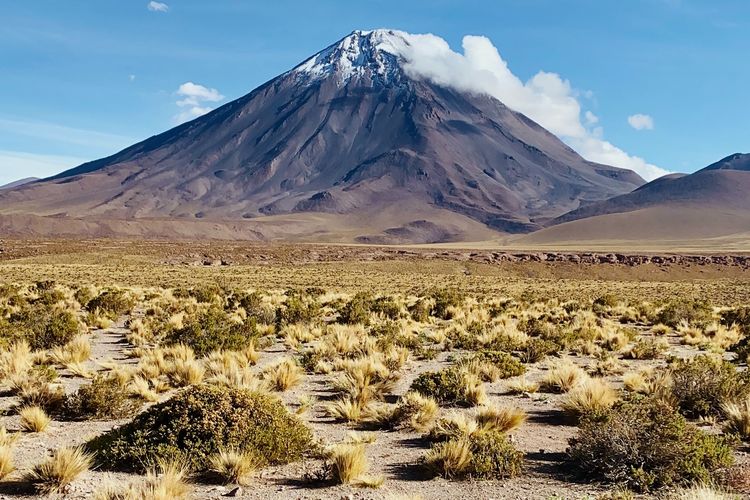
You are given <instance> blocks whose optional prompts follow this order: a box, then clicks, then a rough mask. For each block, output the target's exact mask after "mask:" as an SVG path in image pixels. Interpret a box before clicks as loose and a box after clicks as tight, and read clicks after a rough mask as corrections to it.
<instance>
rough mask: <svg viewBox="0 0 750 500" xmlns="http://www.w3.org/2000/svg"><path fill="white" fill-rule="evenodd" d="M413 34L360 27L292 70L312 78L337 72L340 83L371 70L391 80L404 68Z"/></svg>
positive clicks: (382, 77) (317, 78)
mask: <svg viewBox="0 0 750 500" xmlns="http://www.w3.org/2000/svg"><path fill="white" fill-rule="evenodd" d="M410 36H412V35H409V34H408V33H405V32H403V31H395V30H385V29H380V30H372V31H362V30H357V31H354V32H352V33H351V34H350V35H349V36H347V37H345V38H344V39H342V40H341V41H339V42H337V43H335V44H333V45H331V46H330V47H328V48H326V49H324V50H322V51H321V52H318V53H317V54H315V55H314V56H312V57H311V58H310V59H308V60H306V61H305V62H303V63H302V64H300V65H299V66H297V67H296V68H294V69H293V70H292V72H293V73H297V74H299V75H303V76H305V77H307V78H310V79H311V80H319V79H322V78H327V77H329V76H332V75H333V76H335V77H336V78H337V81H338V82H339V83H340V84H345V83H346V82H348V81H349V80H351V79H352V78H353V77H355V76H363V75H367V74H369V75H372V76H375V77H378V78H380V79H384V80H386V81H390V80H392V79H393V78H395V77H396V75H397V73H398V72H400V65H399V59H402V58H403V57H404V55H405V54H406V53H407V51H408V47H409V40H408V39H409V37H410Z"/></svg>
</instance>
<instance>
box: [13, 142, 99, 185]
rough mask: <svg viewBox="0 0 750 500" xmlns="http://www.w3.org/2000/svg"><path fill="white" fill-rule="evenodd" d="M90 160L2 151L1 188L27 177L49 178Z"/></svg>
mask: <svg viewBox="0 0 750 500" xmlns="http://www.w3.org/2000/svg"><path fill="white" fill-rule="evenodd" d="M86 161H88V159H85V158H77V157H73V156H56V155H41V154H34V153H25V152H20V151H4V150H0V186H2V185H4V184H8V183H11V182H14V181H17V180H19V179H24V178H26V177H49V176H51V175H55V174H59V173H60V172H63V171H65V170H67V169H69V168H71V167H75V166H78V165H80V164H81V163H85V162H86Z"/></svg>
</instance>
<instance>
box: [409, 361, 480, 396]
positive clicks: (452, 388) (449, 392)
mask: <svg viewBox="0 0 750 500" xmlns="http://www.w3.org/2000/svg"><path fill="white" fill-rule="evenodd" d="M411 390H413V391H416V392H418V393H419V394H422V395H423V396H430V397H432V398H434V399H435V400H436V401H437V402H438V403H439V404H441V405H455V406H475V405H478V404H482V402H484V399H485V398H486V393H485V392H484V386H483V385H482V382H481V380H479V379H478V378H477V377H476V376H475V375H473V374H471V373H467V372H466V371H465V370H462V369H461V368H460V367H457V366H452V367H450V368H445V369H443V370H440V371H437V372H426V373H423V374H421V375H420V376H418V377H417V378H416V380H414V382H413V383H412V385H411Z"/></svg>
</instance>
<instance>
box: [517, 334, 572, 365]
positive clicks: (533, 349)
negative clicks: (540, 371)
mask: <svg viewBox="0 0 750 500" xmlns="http://www.w3.org/2000/svg"><path fill="white" fill-rule="evenodd" d="M561 349H562V347H561V346H560V345H558V344H556V343H555V342H552V341H550V340H544V339H538V338H533V339H529V341H528V342H526V345H525V346H524V347H523V349H521V354H520V358H521V361H523V362H524V363H538V362H539V361H542V360H543V359H544V358H546V357H547V356H549V355H550V354H555V353H557V352H559V351H560V350H561Z"/></svg>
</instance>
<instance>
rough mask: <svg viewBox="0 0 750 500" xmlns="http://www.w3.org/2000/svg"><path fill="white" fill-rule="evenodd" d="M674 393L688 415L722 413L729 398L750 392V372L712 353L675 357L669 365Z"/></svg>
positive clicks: (681, 409)
mask: <svg viewBox="0 0 750 500" xmlns="http://www.w3.org/2000/svg"><path fill="white" fill-rule="evenodd" d="M669 371H670V375H671V379H672V387H671V389H672V391H671V392H672V395H673V396H674V398H675V401H676V404H677V406H678V407H679V409H680V412H681V413H682V414H683V415H685V416H687V417H698V416H707V415H720V414H721V405H722V403H724V402H726V401H736V400H739V399H743V398H744V397H745V396H747V395H748V394H750V374H749V373H748V372H746V371H743V372H738V371H737V369H736V368H735V366H734V365H733V364H732V363H729V362H727V361H722V360H718V359H714V358H712V357H709V356H697V357H696V358H693V359H692V360H675V361H674V362H673V363H672V364H671V365H670V368H669Z"/></svg>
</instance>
